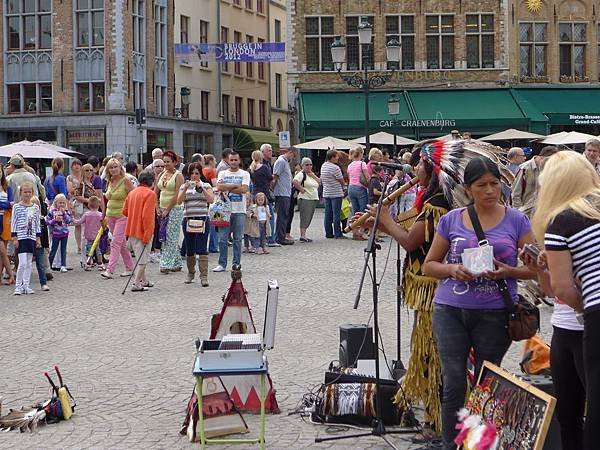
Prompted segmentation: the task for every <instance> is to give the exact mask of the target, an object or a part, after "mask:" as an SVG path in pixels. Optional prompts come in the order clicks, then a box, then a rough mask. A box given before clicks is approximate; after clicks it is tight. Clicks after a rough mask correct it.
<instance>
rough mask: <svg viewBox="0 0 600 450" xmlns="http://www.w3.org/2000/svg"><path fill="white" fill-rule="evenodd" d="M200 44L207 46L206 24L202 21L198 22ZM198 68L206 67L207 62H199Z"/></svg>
mask: <svg viewBox="0 0 600 450" xmlns="http://www.w3.org/2000/svg"><path fill="white" fill-rule="evenodd" d="M200 43H201V44H208V22H205V21H204V20H201V21H200ZM200 66H202V67H208V62H207V61H201V62H200Z"/></svg>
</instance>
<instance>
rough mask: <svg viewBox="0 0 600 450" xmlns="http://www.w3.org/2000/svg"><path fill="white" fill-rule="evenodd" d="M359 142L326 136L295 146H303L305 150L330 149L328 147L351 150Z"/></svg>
mask: <svg viewBox="0 0 600 450" xmlns="http://www.w3.org/2000/svg"><path fill="white" fill-rule="evenodd" d="M357 145H359V144H357V143H355V142H350V141H345V140H343V139H338V138H335V137H333V136H326V137H324V138H321V139H316V140H314V141H309V142H304V143H302V144H296V145H294V147H296V148H302V149H305V150H328V149H336V150H350V149H352V148H354V147H356V146H357Z"/></svg>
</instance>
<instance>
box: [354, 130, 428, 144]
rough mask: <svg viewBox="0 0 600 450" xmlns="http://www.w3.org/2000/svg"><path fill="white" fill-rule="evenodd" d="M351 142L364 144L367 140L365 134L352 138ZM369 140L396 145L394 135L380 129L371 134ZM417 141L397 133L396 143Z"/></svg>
mask: <svg viewBox="0 0 600 450" xmlns="http://www.w3.org/2000/svg"><path fill="white" fill-rule="evenodd" d="M350 142H356V143H357V144H364V143H365V142H366V139H365V136H361V137H358V138H356V139H352V140H351V141H350ZM369 142H370V143H371V144H376V145H394V135H393V134H391V133H388V132H386V131H379V132H377V133H373V134H371V135H369ZM416 143H417V141H413V140H412V139H408V138H405V137H402V136H400V135H398V134H397V135H396V145H411V144H416Z"/></svg>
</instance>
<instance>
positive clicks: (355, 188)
mask: <svg viewBox="0 0 600 450" xmlns="http://www.w3.org/2000/svg"><path fill="white" fill-rule="evenodd" d="M373 150H377V149H373ZM363 155H364V150H363V148H362V147H360V146H358V147H354V148H353V149H352V150H350V157H351V158H352V162H351V163H350V164H349V165H348V168H347V169H346V173H348V199H349V200H350V203H351V204H352V214H356V213H359V212H360V213H361V212H364V210H365V209H366V208H367V202H368V200H369V195H368V189H367V187H368V186H369V175H368V172H367V164H366V163H365V162H364V161H363ZM352 239H354V240H355V241H364V240H365V237H364V236H363V233H362V230H361V229H360V228H358V229H356V230H353V232H352Z"/></svg>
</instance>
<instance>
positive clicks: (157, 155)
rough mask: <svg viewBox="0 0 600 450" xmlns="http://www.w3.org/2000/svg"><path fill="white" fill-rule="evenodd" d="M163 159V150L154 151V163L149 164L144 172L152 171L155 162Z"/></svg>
mask: <svg viewBox="0 0 600 450" xmlns="http://www.w3.org/2000/svg"><path fill="white" fill-rule="evenodd" d="M162 157H163V151H162V148H159V147H156V148H155V149H154V150H152V162H151V163H150V164H148V165H147V166H146V167H145V169H144V170H152V164H153V163H154V161H156V160H157V159H162Z"/></svg>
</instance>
